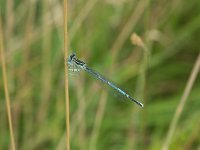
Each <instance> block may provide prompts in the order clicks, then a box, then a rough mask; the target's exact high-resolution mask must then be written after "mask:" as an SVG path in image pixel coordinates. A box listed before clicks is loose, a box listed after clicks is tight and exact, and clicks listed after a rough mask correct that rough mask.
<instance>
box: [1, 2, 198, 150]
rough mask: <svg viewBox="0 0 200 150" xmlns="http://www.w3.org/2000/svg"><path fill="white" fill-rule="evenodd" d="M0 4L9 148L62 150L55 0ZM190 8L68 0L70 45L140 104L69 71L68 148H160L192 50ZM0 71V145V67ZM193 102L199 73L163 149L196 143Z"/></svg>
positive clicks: (193, 9)
mask: <svg viewBox="0 0 200 150" xmlns="http://www.w3.org/2000/svg"><path fill="white" fill-rule="evenodd" d="M0 8H1V19H2V25H3V33H4V34H3V35H4V48H5V59H6V65H7V78H8V88H9V94H10V98H11V108H12V117H13V127H14V134H15V142H16V147H17V149H19V150H54V149H55V150H64V149H65V129H66V125H65V122H66V120H65V85H64V80H65V78H64V76H65V73H64V64H65V63H66V60H64V50H63V49H64V48H63V32H64V31H63V1H61V0H42V1H39V0H28V1H27V0H21V1H20V0H15V1H14V0H1V2H0ZM199 10H200V1H199V0H193V1H186V0H162V1H159V0H87V1H86V0H78V1H73V0H68V29H69V30H68V31H69V35H68V41H69V45H68V46H69V50H70V53H71V52H76V54H77V57H78V58H80V59H81V60H84V61H85V62H87V63H88V65H89V66H90V67H92V68H93V69H94V70H97V71H99V72H100V73H101V74H103V75H105V76H106V77H107V78H108V79H111V81H114V83H116V84H117V85H119V86H120V87H122V88H124V89H125V90H126V91H127V92H128V93H130V95H131V96H133V97H134V98H136V99H138V100H139V101H141V102H143V103H144V105H145V106H144V108H143V109H142V108H140V107H139V106H137V105H136V104H135V103H133V102H131V101H129V100H127V99H125V100H123V101H122V100H120V99H121V97H120V98H119V97H115V96H114V95H115V94H114V93H112V92H111V93H110V92H109V91H110V90H109V89H107V88H105V86H104V85H102V84H101V83H100V82H98V81H97V80H95V79H93V78H92V77H90V76H89V75H88V74H87V73H85V72H81V73H79V74H71V73H69V88H70V90H69V95H70V125H71V126H70V131H71V133H70V134H71V149H72V150H95V149H97V150H133V149H137V150H144V149H149V150H157V149H158V150H159V149H163V147H164V143H165V140H166V138H167V135H168V133H169V127H170V124H171V123H172V119H173V117H174V114H175V112H176V111H177V107H178V105H179V102H180V100H181V97H182V95H183V94H184V89H185V87H186V85H187V82H188V79H189V76H190V74H191V72H192V68H193V66H194V64H195V61H196V59H197V56H198V53H199V39H200V30H199V29H200V13H199ZM133 33H137V35H138V36H139V37H140V38H141V39H142V41H143V43H144V45H145V48H144V47H142V46H140V45H137V43H136V44H134V43H135V41H134V39H133V38H131V37H132V35H133ZM1 68H2V66H1ZM0 78H1V80H0V149H2V150H6V149H9V147H10V135H9V126H8V117H7V114H6V102H5V94H4V85H3V78H2V69H0ZM199 106H200V78H199V75H198V76H197V78H196V80H195V82H194V85H193V87H192V90H191V92H190V94H189V97H188V98H187V101H186V103H185V107H184V109H183V111H182V112H181V116H180V119H179V120H178V122H177V126H176V128H175V130H174V132H173V135H172V137H171V138H170V143H169V149H174V150H177V149H181V150H182V149H187V150H188V149H200V120H199V114H200V109H199Z"/></svg>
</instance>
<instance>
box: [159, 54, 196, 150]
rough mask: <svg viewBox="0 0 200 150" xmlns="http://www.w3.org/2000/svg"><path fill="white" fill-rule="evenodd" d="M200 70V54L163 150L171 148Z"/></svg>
mask: <svg viewBox="0 0 200 150" xmlns="http://www.w3.org/2000/svg"><path fill="white" fill-rule="evenodd" d="M199 69H200V54H199V56H198V58H197V60H196V63H195V65H194V67H193V70H192V72H191V75H190V77H189V80H188V83H187V85H186V87H185V90H184V92H183V95H182V98H181V100H180V102H179V105H178V107H177V109H176V112H175V114H174V117H173V120H172V122H171V124H170V128H169V131H168V133H167V137H166V140H165V142H164V145H163V147H162V149H163V150H168V148H169V145H170V141H171V139H172V136H173V134H174V131H175V128H176V125H177V123H178V120H179V118H180V116H181V113H182V111H183V108H184V106H185V103H186V100H187V98H188V96H189V94H190V91H191V89H192V86H193V84H194V81H195V79H196V77H197V75H198V72H199Z"/></svg>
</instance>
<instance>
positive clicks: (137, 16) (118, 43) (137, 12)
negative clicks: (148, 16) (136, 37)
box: [111, 1, 146, 61]
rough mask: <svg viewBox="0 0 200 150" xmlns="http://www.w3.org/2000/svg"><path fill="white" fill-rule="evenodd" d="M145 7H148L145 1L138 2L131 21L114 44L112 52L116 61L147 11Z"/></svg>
mask: <svg viewBox="0 0 200 150" xmlns="http://www.w3.org/2000/svg"><path fill="white" fill-rule="evenodd" d="M145 6H146V2H145V1H139V2H138V4H137V6H136V8H135V9H134V10H133V12H132V14H131V16H130V18H129V21H128V22H127V23H126V24H125V26H124V28H123V29H122V31H121V32H120V34H119V36H118V37H117V39H116V41H115V43H114V44H113V46H112V49H111V51H112V54H113V59H114V61H115V59H116V57H117V55H118V52H119V50H120V49H121V48H122V46H123V44H124V43H125V41H126V39H127V37H128V36H129V34H130V33H131V30H132V29H133V28H134V27H135V25H136V23H138V20H139V19H140V17H141V15H142V14H143V12H144V10H145Z"/></svg>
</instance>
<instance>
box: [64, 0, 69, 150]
mask: <svg viewBox="0 0 200 150" xmlns="http://www.w3.org/2000/svg"><path fill="white" fill-rule="evenodd" d="M63 5H64V6H63V9H64V10H63V13H64V14H63V17H64V18H63V20H64V22H63V23H64V24H63V27H64V54H65V55H64V61H65V60H67V57H68V40H67V36H68V31H67V10H68V9H67V0H64V4H63ZM65 100H66V128H67V129H66V132H67V133H66V146H67V150H70V123H69V89H68V66H67V64H66V63H65Z"/></svg>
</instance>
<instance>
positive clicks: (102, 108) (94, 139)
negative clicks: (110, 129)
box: [89, 92, 107, 150]
mask: <svg viewBox="0 0 200 150" xmlns="http://www.w3.org/2000/svg"><path fill="white" fill-rule="evenodd" d="M106 102H107V94H106V93H105V92H103V93H102V94H101V98H100V100H99V107H98V110H97V113H96V117H95V118H96V119H95V122H94V128H93V131H92V135H91V141H90V144H89V150H95V149H96V144H97V138H98V135H99V130H100V126H101V123H102V119H103V116H104V112H105V107H106Z"/></svg>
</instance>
